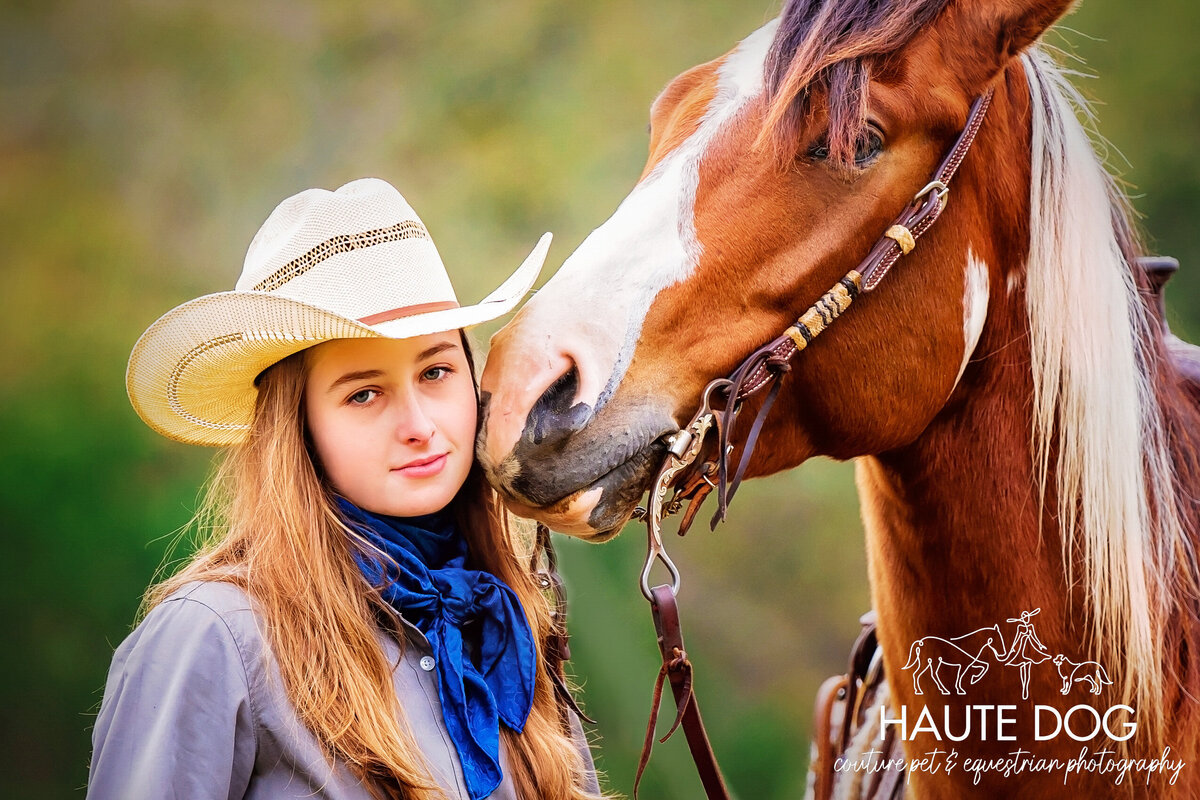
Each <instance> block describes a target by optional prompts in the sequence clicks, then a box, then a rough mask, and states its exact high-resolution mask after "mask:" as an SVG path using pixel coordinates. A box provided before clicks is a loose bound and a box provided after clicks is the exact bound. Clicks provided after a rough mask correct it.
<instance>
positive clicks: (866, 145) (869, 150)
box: [854, 128, 883, 167]
mask: <svg viewBox="0 0 1200 800" xmlns="http://www.w3.org/2000/svg"><path fill="white" fill-rule="evenodd" d="M882 151H883V137H882V136H880V135H879V132H878V131H876V130H875V129H874V128H868V129H867V130H865V131H864V132H863V135H862V136H860V137H859V138H858V141H857V142H856V143H855V146H854V163H855V164H857V165H858V166H860V167H861V166H864V165H865V164H867V163H869V162H870V161H871V160H872V159H873V158H875V156H877V155H879V154H880V153H881V152H882Z"/></svg>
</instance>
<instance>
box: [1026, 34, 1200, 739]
mask: <svg viewBox="0 0 1200 800" xmlns="http://www.w3.org/2000/svg"><path fill="white" fill-rule="evenodd" d="M1022 61H1023V64H1024V68H1025V74H1026V78H1027V80H1028V82H1029V87H1030V100H1031V108H1032V124H1031V130H1032V143H1031V151H1032V162H1031V167H1032V169H1031V175H1032V179H1031V190H1030V220H1031V223H1030V243H1029V260H1028V264H1027V269H1026V276H1025V280H1026V287H1025V288H1026V291H1025V296H1026V310H1027V314H1028V317H1029V332H1030V351H1031V359H1032V369H1033V385H1034V398H1033V432H1032V443H1031V444H1032V450H1033V456H1034V468H1035V474H1036V477H1037V479H1038V482H1039V486H1040V489H1041V497H1043V498H1045V497H1046V496H1047V490H1048V489H1050V488H1051V485H1052V486H1053V490H1054V495H1055V496H1056V497H1057V498H1058V500H1057V508H1056V511H1057V519H1058V528H1059V532H1060V535H1061V539H1062V545H1063V559H1064V562H1065V568H1066V574H1067V581H1068V584H1069V585H1071V586H1076V585H1077V581H1081V582H1082V586H1083V588H1084V590H1085V592H1086V595H1087V598H1088V609H1087V610H1088V612H1089V614H1090V619H1091V630H1090V632H1091V637H1092V642H1091V643H1090V644H1091V646H1092V647H1091V649H1092V650H1093V651H1094V652H1095V653H1096V654H1097V655H1099V656H1100V657H1101V658H1102V659H1103V663H1106V664H1124V665H1125V669H1124V681H1123V692H1122V694H1123V696H1124V697H1126V698H1130V699H1134V700H1136V702H1137V706H1138V709H1139V712H1138V713H1139V721H1141V722H1143V723H1145V724H1146V726H1147V727H1148V728H1149V729H1150V730H1152V731H1159V732H1161V723H1162V705H1163V697H1164V690H1165V689H1166V685H1165V684H1166V681H1167V680H1168V679H1169V678H1170V677H1174V676H1167V675H1165V674H1164V658H1165V656H1166V653H1165V652H1164V651H1165V648H1164V640H1165V638H1166V636H1167V632H1166V631H1165V626H1166V622H1167V619H1168V617H1169V615H1170V613H1171V611H1172V605H1173V599H1174V598H1175V597H1176V596H1177V595H1178V593H1179V592H1181V591H1192V592H1194V590H1195V586H1196V582H1195V575H1196V558H1195V553H1194V552H1193V550H1192V548H1191V545H1190V540H1189V539H1188V538H1187V536H1186V535H1185V533H1184V530H1183V526H1182V523H1181V520H1180V517H1179V513H1178V509H1177V506H1176V500H1175V497H1176V493H1175V490H1174V488H1173V487H1174V483H1175V474H1174V468H1173V466H1172V464H1173V462H1172V458H1171V453H1170V450H1169V443H1168V441H1167V434H1166V430H1165V425H1164V420H1163V415H1162V411H1161V409H1160V407H1159V402H1158V395H1157V388H1156V387H1157V382H1158V381H1157V370H1158V368H1159V366H1158V361H1157V358H1158V356H1157V355H1156V348H1155V343H1156V341H1157V335H1158V334H1157V332H1156V329H1157V326H1158V323H1157V321H1156V320H1155V318H1154V317H1153V315H1152V314H1151V313H1150V311H1149V309H1148V308H1147V306H1146V304H1145V303H1144V302H1143V301H1142V299H1141V298H1140V297H1139V295H1138V289H1137V285H1136V282H1135V278H1134V273H1133V268H1132V267H1131V261H1132V258H1133V257H1134V255H1136V254H1137V252H1138V250H1139V247H1138V243H1137V241H1136V236H1135V233H1134V226H1133V225H1132V224H1131V222H1130V219H1131V212H1130V210H1129V207H1128V203H1127V201H1126V199H1125V198H1124V196H1123V194H1122V193H1121V192H1120V191H1119V190H1118V189H1117V187H1116V186H1115V182H1114V181H1113V179H1112V178H1111V176H1110V175H1109V174H1108V173H1107V172H1106V171H1105V169H1104V167H1103V165H1102V164H1101V161H1100V159H1099V158H1098V157H1097V154H1096V152H1095V149H1094V148H1093V146H1092V142H1091V141H1090V139H1089V137H1088V134H1087V131H1086V130H1085V128H1084V126H1083V124H1081V122H1080V120H1079V115H1080V114H1082V115H1084V116H1085V118H1088V119H1090V111H1089V109H1088V107H1087V104H1086V102H1085V101H1084V100H1083V99H1082V97H1081V96H1080V94H1079V92H1078V91H1077V90H1076V89H1075V88H1074V87H1073V86H1072V85H1071V84H1070V82H1069V81H1068V80H1067V79H1066V77H1065V76H1064V74H1063V72H1062V70H1060V69H1059V68H1058V67H1057V66H1056V65H1055V64H1054V62H1053V60H1052V59H1051V58H1050V57H1049V56H1048V55H1047V54H1046V52H1045V51H1044V50H1043V49H1041V48H1039V47H1035V48H1033V49H1031V50H1030V51H1029V52H1028V53H1027V54H1026V55H1024V56H1023V57H1022ZM1052 454H1053V458H1054V459H1055V461H1054V463H1055V465H1056V467H1055V472H1054V475H1053V476H1051V475H1050V469H1051V463H1052ZM1076 564H1079V565H1081V567H1082V573H1083V574H1082V575H1076V574H1075V572H1076V570H1075V565H1076Z"/></svg>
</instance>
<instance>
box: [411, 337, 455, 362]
mask: <svg viewBox="0 0 1200 800" xmlns="http://www.w3.org/2000/svg"><path fill="white" fill-rule="evenodd" d="M456 347H458V343H457V342H438V343H437V344H435V345H434V346H433V347H429V348H426V349H425V350H422V351H421V353H420V354H419V355H418V356H417V361H424V360H425V359H427V358H433V357H434V356H436V355H437V354H438V353H440V352H442V351H443V350H453V349H454V348H456Z"/></svg>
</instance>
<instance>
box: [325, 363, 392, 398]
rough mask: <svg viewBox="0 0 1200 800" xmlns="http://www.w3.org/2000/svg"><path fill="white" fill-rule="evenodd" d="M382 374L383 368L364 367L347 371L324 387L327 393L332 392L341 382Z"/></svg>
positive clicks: (376, 376)
mask: <svg viewBox="0 0 1200 800" xmlns="http://www.w3.org/2000/svg"><path fill="white" fill-rule="evenodd" d="M382 375H383V370H381V369H365V370H360V371H358V372H347V373H346V374H345V375H343V376H342V377H340V378H338V379H337V380H336V381H334V382H333V383H331V384H329V388H328V389H326V390H325V391H326V392H327V393H328V392H332V391H334V390H335V389H337V388H338V387H339V386H341V385H342V384H345V383H352V382H354V381H363V380H371V379H373V378H379V377H381V376H382Z"/></svg>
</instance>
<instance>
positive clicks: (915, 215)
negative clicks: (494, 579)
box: [633, 89, 992, 800]
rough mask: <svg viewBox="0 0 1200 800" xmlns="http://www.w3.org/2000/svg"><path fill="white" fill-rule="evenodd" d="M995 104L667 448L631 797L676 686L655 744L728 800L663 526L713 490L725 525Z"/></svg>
mask: <svg viewBox="0 0 1200 800" xmlns="http://www.w3.org/2000/svg"><path fill="white" fill-rule="evenodd" d="M991 99H992V90H991V89H989V90H988V91H987V92H985V93H984V94H982V95H980V96H979V97H978V98H977V99H976V100H975V102H974V103H973V104H972V105H971V111H970V115H969V116H968V117H967V122H966V125H965V126H964V128H963V130H962V133H960V134H959V136H958V140H957V141H956V142H955V143H954V146H953V147H951V149H950V151H949V152H948V153H947V154H946V157H945V158H944V159H943V160H942V163H941V164H940V165H939V166H938V168H937V171H936V172H935V173H934V176H933V179H932V180H931V181H930V182H929V183H928V184H926V185H925V187H924V188H923V189H921V191H919V192H917V194H916V195H915V196H914V197H913V200H912V202H911V203H909V205H908V206H907V207H906V208H905V209H904V210H903V211H902V212H901V213H900V216H899V217H897V218H896V221H895V222H894V223H893V224H892V226H891V227H890V228H888V229H887V231H886V232H885V233H884V234H883V236H882V237H881V238H880V239H879V241H878V242H876V243H875V246H874V247H872V248H871V251H870V252H869V253H868V254H867V257H866V258H865V259H863V261H862V262H861V263H860V264H859V265H858V267H856V268H855V269H853V270H851V271H850V272H849V273H847V274H846V276H845V277H844V278H842V279H841V280H840V281H838V282H837V284H835V285H834V287H833V288H832V289H830V290H829V291H828V292H826V293H825V294H824V295H823V296H822V297H821V299H819V300H818V301H817V302H816V303H814V304H813V305H812V306H811V307H809V309H808V310H807V311H805V312H804V313H803V314H802V315H801V316H800V317H799V318H798V319H797V320H796V321H795V322H794V323H793V324H792V325H790V326H789V327H788V328H787V330H785V331H784V332H783V333H782V334H781V335H780V336H779V337H777V338H776V339H775V340H774V341H772V342H769V343H768V344H766V345H764V346H763V347H761V348H759V349H758V350H756V351H755V352H754V353H752V354H751V355H750V356H749V357H748V358H746V360H745V361H743V362H742V364H741V365H740V366H739V367H738V368H737V369H736V370H734V372H733V374H732V375H731V376H730V377H729V378H720V379H717V380H715V381H713V382H712V383H710V384H709V385H708V386H707V387H706V388H705V390H704V393H703V398H702V405H701V408H700V410H699V411H698V412H697V413H696V416H695V417H693V419H692V421H691V423H690V424H689V425H688V426H687V427H686V428H684V429H682V430H680V431H678V432H677V433H676V434H674V435H673V436H672V437H671V439H670V440H669V445H668V447H669V449H668V453H667V456H666V459H665V460H664V463H663V466H662V468H661V469H660V470H659V472H658V475H657V476H656V478H655V481H654V484H653V485H652V486H651V490H650V502H649V508H648V510H647V509H640V508H639V509H638V512H637V513H638V514H640V516H641V518H642V519H644V520H645V521H646V524H647V532H648V542H649V544H648V548H647V549H648V552H647V556H646V565H645V567H644V568H643V570H642V593H643V594H644V595H645V596H646V599H647V600H648V601H649V602H650V609H651V612H652V613H653V615H654V627H655V630H656V632H657V634H658V644H659V649H660V651H661V654H662V658H663V663H662V668H661V669H660V670H659V673H658V680H657V681H656V683H655V686H654V698H653V705H652V707H651V710H650V721H649V725H648V726H647V728H646V739H645V742H644V743H643V746H642V754H641V759H640V760H639V762H638V768H637V777H636V779H635V781H634V787H633V796H634V798H635V800H636V798H637V793H638V785H639V784H640V783H641V778H642V773H643V772H644V771H645V769H646V764H647V763H648V762H649V760H650V752H651V749H652V748H653V746H654V739H655V735H654V734H655V730H654V729H655V723H656V722H657V721H658V708H659V704H660V702H661V699H662V689H663V682H664V680H666V679H669V680H670V682H671V691H672V694H673V695H674V697H675V704H676V707H677V709H678V712H677V714H676V715H675V722H674V724H673V725H672V726H671V729H670V730H669V731H668V732H667V734H666V735H665V736H663V737H662V738H661V739H659V741H660V742H665V741H666V740H667V739H668V738H670V737H671V735H672V734H673V733H674V732H675V731H676V730H677V729H678V728H680V727H682V728H683V732H684V735H685V736H686V738H687V741H688V747H689V749H690V750H691V753H692V760H693V761H694V762H695V763H696V769H697V771H698V772H699V774H700V780H701V783H702V784H703V785H704V791H705V794H706V795H707V797H708V799H709V800H729V796H730V795H729V790H728V788H726V786H725V781H724V779H723V778H722V776H721V769H720V767H719V766H718V765H717V759H716V756H715V755H714V753H713V750H712V746H711V744H710V743H709V740H708V733H707V732H706V731H705V729H704V722H703V720H702V719H701V717H700V708H699V706H698V705H697V702H696V696H695V693H694V691H693V684H692V680H693V670H692V663H691V661H690V659H689V658H688V656H687V651H686V650H685V649H684V646H683V630H682V627H681V625H680V622H679V608H678V606H677V605H676V603H675V597H676V594H677V593H678V590H679V571H678V570H677V569H676V567H675V565H674V563H673V562H672V561H671V559H670V557H669V556H667V554H666V550H665V549H664V548H663V543H662V535H661V533H662V532H661V525H662V519H663V517H665V516H667V515H669V514H671V513H673V512H675V511H678V510H679V509H680V507H681V506H682V503H683V501H685V500H690V501H691V503H690V505H689V506H688V509H687V511H686V512H685V514H684V516H683V519H682V521H681V523H680V527H679V534H680V535H681V536H682V535H683V534H684V533H686V532H687V529H688V528H689V527H690V526H691V523H692V520H693V519H694V518H695V514H696V511H697V510H698V509H699V507H700V505H701V504H702V503H703V502H704V500H705V498H706V497H707V496H708V494H709V492H711V491H712V490H713V489H714V488H715V489H717V495H718V502H719V508H718V509H717V513H716V515H714V517H713V519H712V527H713V528H714V529H715V528H716V526H717V523H718V522H721V521H723V520H724V519H725V516H726V512H727V510H728V507H729V501H730V500H731V499H732V498H733V495H734V493H735V492H736V491H737V488H738V486H739V484H740V483H741V481H742V478H743V477H744V476H745V473H746V467H747V466H748V465H749V463H750V455H751V454H752V453H753V452H754V447H755V445H756V444H757V442H758V436H759V434H760V433H761V432H762V427H763V423H764V421H765V420H766V417H767V413H768V412H769V411H770V410H771V406H772V405H773V404H774V402H775V398H776V397H777V396H778V393H779V388H780V386H781V385H782V377H783V375H784V374H785V373H786V372H787V371H788V370H789V369H790V368H791V366H790V361H791V359H792V357H793V356H795V355H796V353H798V352H800V351H801V350H803V349H804V348H805V347H807V346H808V344H809V343H810V342H812V340H813V339H814V338H816V336H817V335H818V334H820V333H821V332H822V331H824V330H825V329H826V328H827V327H829V325H830V324H831V323H832V322H833V321H834V320H835V319H837V318H838V317H839V316H841V315H842V313H843V312H844V311H845V310H846V309H847V308H849V307H850V304H851V303H853V302H854V300H855V299H856V298H857V297H858V296H859V295H860V294H862V293H863V292H870V291H872V290H874V289H875V287H877V286H878V285H879V282H880V281H881V280H883V277H884V276H885V275H887V273H888V271H889V270H890V269H891V268H892V266H893V265H894V264H895V263H896V262H897V261H898V260H899V259H900V257H901V256H903V255H907V254H908V253H910V252H912V250H913V248H914V247H915V246H916V242H917V240H918V239H919V238H920V237H921V236H922V235H923V234H924V233H925V232H926V231H928V230H929V228H930V226H932V225H933V223H934V222H935V221H937V219H938V217H939V216H940V215H941V213H942V211H943V210H944V209H945V207H946V198H947V196H948V195H949V192H950V181H951V179H952V178H953V177H954V174H955V173H956V172H957V171H958V167H959V165H960V164H962V161H963V159H964V158H965V157H966V155H967V151H968V150H970V148H971V144H972V143H973V142H974V141H975V136H976V135H977V134H978V133H979V129H980V127H981V126H982V125H983V119H984V116H985V115H986V114H987V109H988V105H989V104H990V103H991ZM767 386H769V387H770V388H769V389H768V391H767V395H766V398H765V399H764V400H763V404H762V406H761V407H760V408H759V410H758V413H757V415H756V416H755V418H754V422H753V424H752V425H751V427H750V432H749V434H748V435H747V437H746V444H745V447H744V448H743V450H742V456H741V459H740V460H739V462H738V465H737V469H736V471H735V472H734V475H733V477H732V480H731V479H730V476H729V465H728V459H729V453H730V451H731V450H732V448H733V445H732V442H731V436H732V433H733V427H734V423H735V421H736V419H737V415H738V411H739V410H740V409H741V405H742V401H743V400H745V399H746V398H748V397H750V396H751V395H753V394H755V393H757V392H759V391H761V390H762V389H763V388H765V387H767ZM716 394H723V395H724V398H725V407H724V408H723V409H720V410H714V409H712V408H711V407H710V405H709V402H710V399H711V398H713V396H714V395H716ZM714 424H715V426H716V428H717V448H716V450H717V452H716V454H715V456H714V458H715V463H714V461H712V460H710V461H708V462H706V463H705V464H703V465H702V466H701V467H700V468H699V469H698V470H695V471H693V474H692V475H691V477H690V478H689V479H688V480H687V481H686V482H685V483H684V485H683V486H681V487H678V488H676V489H675V495H674V498H673V499H672V500H671V502H669V503H668V502H666V492H667V491H668V489H670V488H671V486H672V484H673V482H674V479H675V477H676V476H677V475H678V474H679V473H680V472H682V471H683V470H685V469H686V468H687V467H689V466H690V465H691V464H692V463H693V461H694V460H695V458H696V456H697V455H698V454H699V451H700V449H701V446H702V445H703V442H704V439H705V436H706V435H707V432H708V430H709V428H710V427H712V426H713V425H714ZM714 473H715V474H716V476H717V479H718V480H717V483H715V484H714V483H713V481H712V477H713V474H714ZM655 561H659V562H661V563H662V564H663V565H664V566H665V567H666V568H667V570H668V571H669V572H670V574H671V579H672V582H671V584H670V585H661V586H655V587H653V588H651V587H650V585H649V580H648V578H649V574H650V570H651V568H652V567H653V565H654V562H655Z"/></svg>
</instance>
